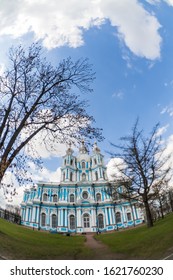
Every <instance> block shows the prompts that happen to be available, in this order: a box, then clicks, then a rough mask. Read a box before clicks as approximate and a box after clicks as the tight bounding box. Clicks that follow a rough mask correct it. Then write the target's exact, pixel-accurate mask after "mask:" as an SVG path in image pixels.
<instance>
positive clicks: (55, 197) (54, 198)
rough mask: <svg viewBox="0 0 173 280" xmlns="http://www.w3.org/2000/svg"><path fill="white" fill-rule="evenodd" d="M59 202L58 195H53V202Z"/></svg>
mask: <svg viewBox="0 0 173 280" xmlns="http://www.w3.org/2000/svg"><path fill="white" fill-rule="evenodd" d="M57 201H58V197H57V195H56V194H54V195H53V202H57Z"/></svg>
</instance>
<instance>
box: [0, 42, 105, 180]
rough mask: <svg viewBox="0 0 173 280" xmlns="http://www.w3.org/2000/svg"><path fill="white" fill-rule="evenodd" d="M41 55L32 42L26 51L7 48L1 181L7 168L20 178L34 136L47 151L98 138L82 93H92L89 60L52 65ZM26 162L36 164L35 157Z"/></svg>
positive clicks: (0, 103) (0, 99)
mask: <svg viewBox="0 0 173 280" xmlns="http://www.w3.org/2000/svg"><path fill="white" fill-rule="evenodd" d="M42 53H43V51H42V48H41V47H40V46H39V44H37V43H36V44H32V45H31V46H30V47H29V48H27V49H25V48H24V47H22V46H18V47H16V48H14V47H12V48H11V49H10V51H9V63H8V69H7V70H6V71H5V72H4V74H2V75H1V76H0V182H1V183H2V179H3V177H4V174H5V172H6V171H7V170H11V172H15V174H17V175H18V179H19V181H20V180H22V178H23V175H25V173H26V170H27V168H28V166H27V163H28V157H29V153H26V151H25V149H26V147H27V149H28V150H32V153H33V152H34V151H35V149H34V144H33V142H32V140H33V139H35V138H36V137H42V141H43V142H44V143H45V145H46V146H47V148H48V149H53V148H54V144H55V143H67V142H68V141H69V140H70V141H71V142H75V141H78V142H79V141H80V140H81V139H82V138H86V139H88V141H89V139H91V138H96V139H98V140H101V139H102V135H101V130H100V129H98V128H95V127H94V126H93V122H94V119H93V117H92V116H90V115H88V113H87V112H86V108H87V106H88V104H87V101H86V100H85V98H83V97H82V95H81V93H85V94H88V93H90V92H92V89H91V87H90V85H91V83H92V82H93V79H94V78H95V77H94V76H95V74H94V73H93V72H92V66H91V65H90V64H89V62H88V60H87V59H79V60H77V61H76V62H73V61H72V59H71V58H67V59H64V60H62V61H61V62H60V63H59V64H58V66H57V67H54V66H52V65H51V64H50V63H49V62H47V60H46V59H45V58H44V57H43V56H42ZM74 92H75V93H74ZM36 152H37V151H35V153H36ZM30 160H32V161H35V162H36V163H37V164H39V157H38V156H37V154H36V155H34V156H30Z"/></svg>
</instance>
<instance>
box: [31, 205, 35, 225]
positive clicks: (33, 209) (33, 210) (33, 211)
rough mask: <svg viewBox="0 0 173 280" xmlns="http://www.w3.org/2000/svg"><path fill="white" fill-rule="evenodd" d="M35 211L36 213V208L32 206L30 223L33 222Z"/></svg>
mask: <svg viewBox="0 0 173 280" xmlns="http://www.w3.org/2000/svg"><path fill="white" fill-rule="evenodd" d="M35 211H36V207H35V206H34V207H33V208H32V219H31V221H32V222H35Z"/></svg>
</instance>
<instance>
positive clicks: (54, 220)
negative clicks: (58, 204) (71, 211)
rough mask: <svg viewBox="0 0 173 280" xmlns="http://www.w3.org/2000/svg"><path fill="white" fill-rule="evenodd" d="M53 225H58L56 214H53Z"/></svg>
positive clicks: (54, 226)
mask: <svg viewBox="0 0 173 280" xmlns="http://www.w3.org/2000/svg"><path fill="white" fill-rule="evenodd" d="M52 227H53V228H56V227H57V216H56V215H55V214H53V215H52Z"/></svg>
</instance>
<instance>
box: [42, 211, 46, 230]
mask: <svg viewBox="0 0 173 280" xmlns="http://www.w3.org/2000/svg"><path fill="white" fill-rule="evenodd" d="M41 225H42V227H45V225H46V214H45V213H42V214H41Z"/></svg>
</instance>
